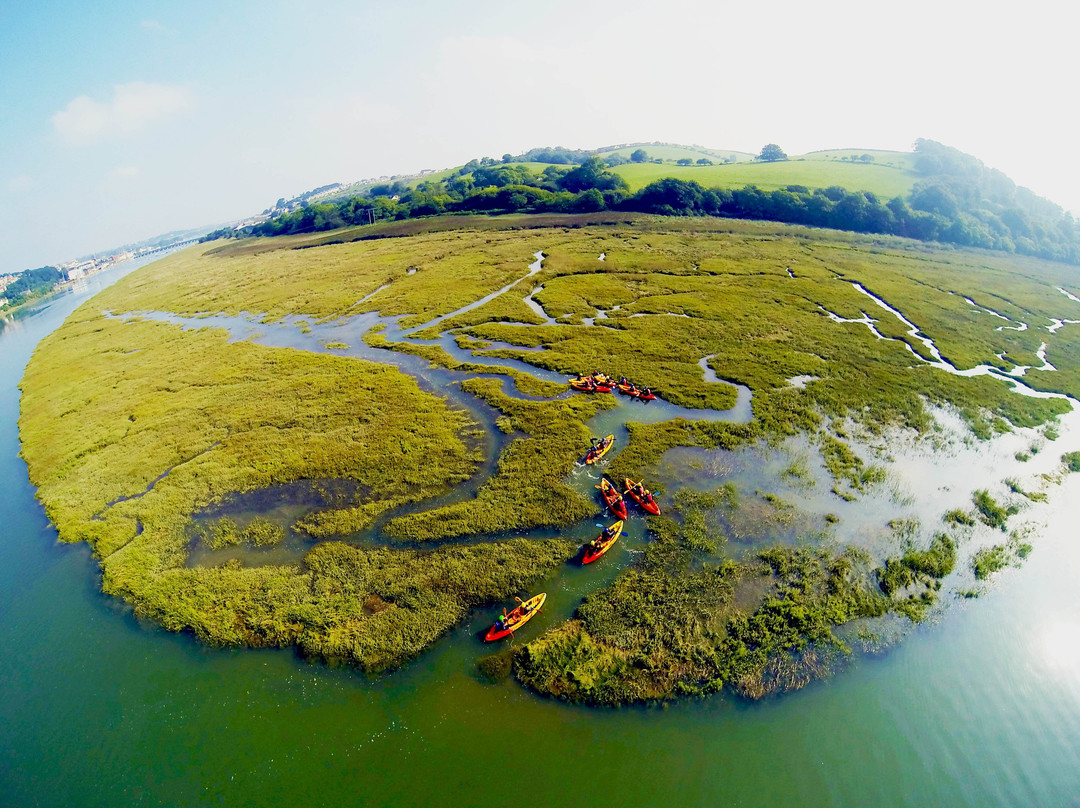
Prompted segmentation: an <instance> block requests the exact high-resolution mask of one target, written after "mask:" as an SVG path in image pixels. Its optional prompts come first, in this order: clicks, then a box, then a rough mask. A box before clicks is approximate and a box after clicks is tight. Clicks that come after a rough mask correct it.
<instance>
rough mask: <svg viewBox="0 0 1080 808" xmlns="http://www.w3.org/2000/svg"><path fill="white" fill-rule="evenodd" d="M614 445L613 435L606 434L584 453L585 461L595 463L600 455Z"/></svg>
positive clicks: (604, 453)
mask: <svg viewBox="0 0 1080 808" xmlns="http://www.w3.org/2000/svg"><path fill="white" fill-rule="evenodd" d="M614 445H615V436H614V435H608V436H607V437H606V438H604V439H603V440H602V441H600V442H599V443H598V444H596V445H595V446H593V447H592V448H591V449H589V452H588V454H586V455H585V462H586V463H588V464H592V463H595V462H596V461H597V460H599V459H600V458H601V457H603V456H604V455H606V454H607V453H608V451H609V450H610V449H611V447H612V446H614Z"/></svg>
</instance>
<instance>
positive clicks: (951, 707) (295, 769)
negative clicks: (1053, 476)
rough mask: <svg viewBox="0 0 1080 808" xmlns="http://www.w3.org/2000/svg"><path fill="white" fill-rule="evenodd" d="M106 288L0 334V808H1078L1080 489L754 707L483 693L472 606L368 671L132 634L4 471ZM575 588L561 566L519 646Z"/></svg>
mask: <svg viewBox="0 0 1080 808" xmlns="http://www.w3.org/2000/svg"><path fill="white" fill-rule="evenodd" d="M119 271H126V270H117V271H114V274H113V276H112V277H106V276H101V277H99V278H95V279H94V281H93V282H92V283H91V284H90V285H88V288H87V289H85V290H84V291H82V292H81V293H80V294H79V295H68V296H65V297H63V298H60V299H58V300H56V301H54V302H53V303H51V304H50V305H48V306H47V307H45V308H43V309H42V310H39V311H37V312H34V313H31V314H29V315H28V316H25V317H23V318H20V319H19V320H16V321H13V322H8V323H5V324H4V328H3V331H2V333H0V377H2V379H3V381H4V384H3V385H2V386H0V390H2V391H3V392H2V393H0V480H2V483H3V490H4V494H3V498H2V501H0V508H2V514H0V517H2V518H0V525H2V526H3V527H2V528H0V688H2V692H3V698H2V699H0V805H4V806H7V805H10V806H36V805H40V806H140V805H155V806H156V805H220V806H244V805H268V806H269V805H275V806H278V805H280V806H291V805H311V806H322V805H362V806H382V805H386V806H411V805H454V806H501V805H509V804H511V803H513V804H517V805H527V804H537V805H541V806H608V805H610V806H638V805H641V806H647V805H669V806H698V805H702V806H705V805H709V806H727V805H739V806H758V805H760V806H774V805H807V806H819V805H821V806H829V805H884V806H892V805H912V806H988V805H991V806H992V805H1000V806H1016V805H1032V806H1069V805H1077V804H1080V765H1078V763H1080V753H1078V750H1080V652H1078V650H1077V648H1078V646H1080V598H1078V597H1077V594H1076V582H1077V580H1080V541H1078V540H1077V534H1076V529H1075V517H1076V514H1077V507H1076V505H1075V504H1074V503H1077V502H1080V475H1073V478H1072V479H1070V480H1068V481H1067V482H1066V483H1065V484H1064V485H1063V486H1062V487H1061V488H1059V489H1056V490H1054V492H1053V494H1052V501H1051V503H1050V505H1049V506H1046V507H1044V508H1042V509H1040V510H1039V511H1038V515H1039V518H1040V520H1041V521H1043V522H1045V527H1044V528H1043V529H1042V530H1041V531H1040V532H1039V534H1038V536H1037V538H1035V539H1034V540H1033V544H1034V545H1035V549H1034V552H1033V553H1032V554H1031V556H1030V557H1029V558H1028V560H1027V562H1026V563H1025V564H1024V565H1023V566H1022V567H1020V568H1019V569H1010V570H1007V571H1005V572H1003V573H1001V574H1000V576H999V577H998V579H997V580H996V581H995V582H994V583H993V584H992V585H991V587H990V591H989V592H988V593H987V594H986V595H985V596H984V597H982V598H979V599H976V600H972V601H964V602H960V603H959V604H958V605H956V606H954V607H952V608H950V609H948V610H946V611H945V612H944V614H942V615H941V617H940V618H939V619H938V620H937V621H936V622H935V623H933V624H931V625H926V626H923V627H920V628H919V629H917V630H916V631H914V632H913V633H912V634H911V636H909V637H908V639H907V640H906V642H904V643H903V644H902V645H900V646H899V647H896V648H894V649H893V650H891V651H890V652H888V653H887V654H886V655H884V656H882V657H878V658H863V659H860V660H858V661H857V662H856V663H855V664H854V665H853V667H852V668H851V669H850V670H849V671H847V672H846V673H844V674H843V675H841V676H838V677H836V678H835V679H833V680H831V681H828V682H824V683H819V684H815V685H811V686H810V687H808V688H807V689H805V690H803V691H801V692H798V693H795V694H791V695H788V696H785V697H783V698H779V699H774V700H771V701H767V702H766V703H763V704H753V705H748V704H743V703H740V702H737V701H734V700H732V699H729V698H726V697H715V698H711V699H707V700H702V701H692V702H685V703H679V704H677V705H674V706H671V707H668V708H664V709H661V708H650V709H637V708H634V709H624V710H593V709H584V708H573V707H567V706H565V705H562V704H559V703H557V702H552V701H547V700H543V699H538V698H536V697H534V696H532V695H530V694H528V693H526V692H523V691H522V690H520V689H519V688H517V687H516V686H515V685H513V684H512V683H506V684H503V685H496V686H493V685H487V684H483V683H481V682H480V681H479V680H478V679H477V678H476V676H475V673H474V670H475V669H474V663H475V659H476V657H477V656H479V655H480V654H482V653H483V652H484V649H483V648H482V644H481V643H480V642H479V640H478V639H477V637H476V634H477V632H479V631H480V630H481V629H482V628H485V627H486V625H487V623H488V618H489V616H490V614H489V613H483V614H477V615H476V616H475V617H474V619H473V621H472V622H471V624H469V625H465V626H462V627H460V628H459V629H458V630H457V631H455V632H454V633H453V634H452V635H451V636H450V637H448V638H446V639H445V640H444V641H442V642H440V643H439V644H437V645H436V647H435V648H434V649H433V650H432V651H431V652H430V653H428V654H426V655H424V656H423V657H421V658H420V659H419V660H417V661H416V662H414V663H413V664H411V665H409V666H408V667H407V668H405V669H404V670H402V671H398V672H397V673H395V674H393V675H390V676H385V677H382V678H379V679H369V678H367V677H365V676H362V675H360V674H357V673H356V672H354V671H351V670H342V669H337V670H334V669H329V668H326V667H324V666H321V665H309V664H307V663H305V662H303V661H302V660H299V659H298V658H297V657H296V656H295V655H294V654H292V653H291V652H288V651H234V650H216V649H207V648H204V647H202V646H200V645H199V644H197V643H195V642H194V641H192V640H191V639H189V638H187V637H185V636H177V635H172V634H167V633H165V632H163V631H161V630H159V629H157V628H156V627H154V626H152V625H143V624H141V623H139V622H138V621H137V620H136V619H134V618H133V617H132V616H131V615H130V613H129V612H128V611H127V610H126V609H125V608H124V607H123V605H122V604H121V603H119V602H118V601H115V600H112V599H109V598H105V597H104V596H102V595H101V594H100V593H99V592H98V589H97V587H98V581H97V574H96V565H95V563H94V561H93V559H92V558H91V556H90V554H89V552H88V551H87V549H86V548H85V547H81V546H78V547H68V546H60V545H58V544H57V542H56V534H55V532H54V531H53V529H52V528H51V526H50V525H49V524H48V522H47V520H46V519H45V517H44V514H43V512H42V509H41V507H40V506H39V505H38V504H37V502H36V501H35V500H34V498H33V489H32V488H31V486H30V485H29V483H28V481H27V479H26V468H25V466H24V464H23V463H22V461H21V460H20V459H19V458H18V456H17V453H18V436H17V431H16V419H17V416H18V391H17V390H16V388H15V385H16V384H17V382H18V380H19V378H20V377H21V375H22V371H23V368H24V366H25V364H26V361H27V360H28V358H29V355H30V352H31V351H32V350H33V347H34V345H35V344H36V343H37V342H38V340H40V339H41V337H43V336H44V335H45V334H47V333H48V332H49V331H51V330H53V329H54V328H56V327H57V326H58V325H59V324H60V322H61V321H62V320H63V318H64V316H66V314H67V313H68V312H70V311H71V310H72V309H73V308H74V306H75V305H77V303H78V302H79V300H80V299H82V298H84V297H85V296H86V295H87V294H90V293H92V292H93V291H95V287H96V286H98V285H100V284H102V283H107V282H109V281H111V280H113V279H115V277H116V273H117V272H119ZM641 540H642V539H641V538H640V537H638V536H630V537H627V539H624V540H623V541H621V542H620V545H622V544H624V542H625V546H622V547H620V546H619V545H617V546H616V548H615V549H614V550H613V551H612V553H615V552H616V551H618V552H620V553H622V554H626V553H629V552H631V551H632V549H633V547H634V546H635V544H639V543H640V541H641ZM616 558H623V561H625V558H624V557H622V556H616ZM584 587H585V583H584V580H583V578H582V576H581V575H579V574H578V572H577V570H576V569H569V570H568V571H566V572H564V573H560V577H559V578H558V579H557V580H556V581H553V582H552V583H551V584H550V586H549V593H550V600H551V601H554V602H555V603H553V604H552V606H551V608H547V607H546V608H545V614H543V615H541V616H540V617H538V618H537V619H535V620H534V621H533V622H532V623H530V625H529V626H528V627H527V628H526V629H525V630H524V631H523V632H521V635H522V636H521V639H523V640H527V639H529V638H531V637H534V636H536V635H537V634H538V633H539V632H541V631H543V630H544V629H545V628H546V627H548V626H550V625H552V624H553V623H554V622H555V621H556V620H558V619H561V617H562V615H563V614H565V613H566V612H567V611H568V610H572V606H573V600H574V598H575V597H579V596H580V592H581V591H583V590H584Z"/></svg>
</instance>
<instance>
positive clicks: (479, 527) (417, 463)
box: [20, 158, 1080, 705]
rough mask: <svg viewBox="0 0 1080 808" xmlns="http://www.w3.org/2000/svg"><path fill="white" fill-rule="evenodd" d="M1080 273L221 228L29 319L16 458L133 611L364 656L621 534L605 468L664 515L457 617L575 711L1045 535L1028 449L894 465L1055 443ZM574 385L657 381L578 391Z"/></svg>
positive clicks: (687, 238) (726, 221)
mask: <svg viewBox="0 0 1080 808" xmlns="http://www.w3.org/2000/svg"><path fill="white" fill-rule="evenodd" d="M629 162H633V158H630V161H629ZM680 167H681V166H680ZM696 167H697V168H704V167H705V166H696ZM480 168H481V167H480V166H477V167H476V170H479V169H480ZM594 169H595V170H596V171H598V172H601V173H606V169H603V168H602V167H597V166H592V167H591V169H590V170H594ZM581 181H582V182H596V181H597V180H596V178H595V177H594V178H593V179H592V180H589V179H588V178H585V179H582V180H581ZM669 190H670V188H669ZM792 193H793V194H794V195H796V196H797V195H798V193H800V192H792ZM669 212H671V211H669ZM286 215H288V214H286ZM999 246H1002V247H1003V246H1004V245H999ZM1075 280H1076V269H1075V267H1071V266H1068V265H1066V264H1062V263H1056V262H1052V261H1048V260H1045V259H1043V258H1040V257H1036V256H1034V255H1029V256H1019V255H1016V254H1013V253H1011V252H1006V251H1003V250H1002V249H998V250H997V251H994V250H992V249H986V250H965V249H961V248H960V247H958V246H955V245H953V246H944V247H943V246H941V245H928V244H927V243H925V242H922V241H918V240H913V239H909V238H901V237H899V236H896V235H888V234H885V233H881V232H877V233H874V232H870V233H867V232H863V233H855V232H844V231H840V230H825V229H817V228H811V227H806V226H802V225H798V224H783V223H778V222H762V221H743V220H738V219H732V218H718V217H715V216H664V215H655V214H653V213H642V212H635V211H627V210H592V211H584V212H581V211H579V212H575V213H553V212H550V211H549V212H539V213H531V214H516V215H505V216H497V217H493V216H487V215H462V214H457V215H453V216H442V217H439V216H435V217H432V218H426V219H419V218H410V219H408V220H405V221H387V222H376V223H374V224H366V225H355V226H347V227H341V228H337V229H332V230H330V231H329V232H322V228H314V227H312V228H311V229H310V230H309V231H308V232H293V233H291V234H289V235H280V236H277V237H268V236H258V235H251V236H249V237H247V238H240V239H218V240H211V241H208V242H205V243H201V244H198V245H194V246H191V247H188V248H186V249H184V250H183V251H180V252H177V253H174V254H172V255H169V256H168V257H166V258H164V259H162V260H161V261H160V262H158V263H156V264H154V265H153V269H152V271H148V269H147V268H144V269H142V270H139V271H137V272H134V273H132V274H131V275H129V276H127V277H125V278H123V279H121V280H120V281H118V282H117V283H116V284H114V285H113V286H112V287H110V288H108V289H106V290H105V291H103V292H102V293H101V294H99V295H98V296H96V297H95V298H93V299H92V300H90V301H89V302H87V303H86V304H84V305H83V306H82V307H80V308H79V309H78V310H77V311H76V312H75V313H74V314H73V315H72V316H71V317H70V318H69V320H68V321H67V322H66V323H65V324H64V326H63V327H61V328H60V329H59V330H58V331H57V332H55V333H54V334H52V335H51V336H49V337H48V338H46V339H45V340H43V341H42V343H41V344H40V346H39V347H38V349H37V351H36V352H35V354H34V357H33V359H32V360H31V363H30V365H29V367H28V369H27V371H26V375H25V377H24V379H23V381H22V383H21V389H22V394H23V398H22V417H21V419H20V430H21V435H22V441H23V450H22V452H23V456H24V458H25V459H26V461H27V465H28V467H29V473H30V477H31V480H32V482H33V483H34V484H35V485H36V486H37V487H38V495H39V498H40V499H41V501H42V503H43V504H44V506H45V508H46V511H47V513H48V515H49V518H50V519H51V520H52V522H53V523H54V524H55V525H56V527H57V529H58V531H59V535H60V538H61V540H63V541H67V542H87V543H89V544H90V546H91V547H92V548H93V551H94V553H95V555H96V557H97V559H98V560H99V562H100V565H101V571H102V588H103V590H104V591H105V592H106V593H109V594H111V595H115V596H117V597H120V598H123V599H124V600H125V601H126V602H128V603H129V604H131V606H132V608H133V609H134V610H135V613H136V614H138V615H139V616H141V617H145V618H148V619H151V620H154V621H156V622H158V623H160V624H161V625H162V626H164V627H166V628H168V629H170V630H174V631H190V632H192V633H194V634H195V635H196V636H197V637H199V638H200V639H201V640H203V641H205V642H207V643H210V644H214V645H231V646H249V647H267V646H273V647H290V646H291V647H295V648H296V649H298V651H299V652H300V653H301V654H303V655H305V656H307V657H311V658H315V659H322V660H327V661H331V662H337V661H341V662H345V663H347V664H350V665H354V666H357V667H358V668H361V669H363V670H365V671H371V672H376V671H383V670H387V669H392V668H395V667H397V666H400V665H402V664H404V663H405V662H406V661H408V660H410V659H412V658H414V657H417V656H418V655H420V654H421V653H422V652H423V651H424V650H425V649H427V648H429V647H430V646H431V645H432V644H433V643H435V642H436V641H438V640H439V638H440V637H442V636H443V635H445V634H446V633H447V632H448V631H450V630H451V629H452V628H454V627H455V626H459V625H461V624H462V622H463V621H465V620H466V619H467V617H468V616H469V615H470V614H471V613H474V610H480V611H481V612H482V613H483V614H494V613H495V611H494V610H497V609H498V608H499V607H500V606H502V605H506V604H507V603H512V602H513V598H514V597H515V596H522V597H524V596H525V593H527V592H532V591H539V589H538V588H539V587H543V586H550V585H551V584H552V583H553V582H555V581H557V580H558V578H559V576H560V575H562V574H563V571H564V570H565V569H567V565H568V564H576V563H578V562H577V561H576V558H577V556H578V553H579V551H580V548H581V546H582V544H583V543H584V541H586V540H590V539H592V538H594V537H595V533H596V531H595V529H594V525H595V524H598V523H599V524H607V523H608V522H609V521H611V519H610V518H609V517H610V514H605V513H604V500H603V499H601V498H600V496H599V492H598V491H596V490H595V489H596V487H598V486H599V485H600V478H601V476H606V477H607V478H608V479H609V480H613V481H616V482H618V483H621V482H622V481H623V480H628V481H629V480H635V481H637V480H643V481H644V483H645V485H647V486H648V487H649V489H651V490H652V491H653V492H655V496H656V498H657V502H658V503H659V506H660V510H661V514H660V515H652V514H648V513H646V512H644V511H643V510H641V509H637V510H634V509H633V508H631V513H630V515H629V517H628V524H629V525H633V526H632V527H631V528H629V529H630V531H631V532H630V533H629V534H628V536H629V538H626V539H622V540H621V541H620V542H619V544H617V545H615V548H614V549H613V550H612V551H611V552H609V553H607V554H606V555H605V556H604V557H603V558H602V559H600V560H598V561H597V562H596V563H595V564H592V565H590V566H589V567H588V568H587V569H588V570H590V573H589V574H592V572H591V571H592V570H593V569H594V568H600V569H602V570H609V571H610V574H606V576H605V574H604V573H603V572H601V573H599V574H597V577H596V579H595V580H596V584H595V586H594V587H592V588H591V589H589V590H588V591H587V592H586V593H585V595H584V597H583V598H579V599H578V602H576V603H573V604H562V606H561V607H560V605H559V604H557V603H555V601H556V598H555V597H554V596H553V595H549V599H548V605H547V606H546V607H545V609H547V610H549V612H550V613H551V614H552V615H558V616H552V617H551V618H550V619H549V618H548V615H546V614H545V615H544V618H545V619H539V620H532V621H531V622H530V623H529V626H528V627H527V629H523V630H522V632H521V635H520V637H519V638H517V639H516V641H515V643H514V645H513V646H511V647H509V648H507V649H506V650H502V651H498V650H497V649H491V648H484V647H483V644H482V642H481V641H480V640H478V641H477V643H478V644H477V658H478V661H479V665H480V669H481V670H482V671H483V673H484V674H485V675H487V676H489V677H490V678H494V679H498V678H501V677H503V676H506V675H511V674H512V675H514V676H515V677H516V678H517V680H518V681H519V682H520V683H521V684H522V685H524V686H526V687H528V688H531V689H532V690H534V691H536V692H538V693H542V694H547V695H551V696H555V697H558V698H563V699H566V700H570V701H576V702H586V703H595V704H611V705H618V704H627V703H631V702H648V701H654V700H662V699H666V698H671V697H675V696H679V695H690V694H703V693H709V692H716V691H720V690H725V689H726V690H729V691H731V692H733V693H735V694H737V695H738V696H740V697H744V698H749V699H758V698H762V697H764V696H767V695H770V694H774V693H779V692H784V691H787V690H793V689H797V688H799V687H802V686H804V685H805V684H807V683H808V682H810V681H813V680H814V679H816V678H819V677H822V676H826V675H829V674H830V673H832V672H834V671H836V670H838V669H840V668H841V667H842V666H843V664H844V663H845V661H846V660H847V659H849V658H850V657H851V655H852V654H853V652H856V651H862V652H875V651H879V650H881V649H882V648H884V647H886V646H888V645H889V644H890V643H891V642H893V641H895V640H896V639H897V638H899V637H901V636H902V635H903V633H904V631H905V630H906V629H905V627H906V626H910V625H911V624H912V623H913V622H917V621H919V620H922V619H924V618H925V617H926V616H927V615H929V614H931V613H933V611H934V610H935V609H940V608H942V607H943V604H944V603H946V602H947V601H949V600H955V599H957V598H961V597H964V596H965V595H966V594H969V593H971V592H972V591H974V588H975V587H976V586H977V585H978V582H980V581H982V580H984V579H985V578H986V577H988V576H989V575H991V574H992V573H993V572H994V571H996V570H998V569H1000V568H1002V567H1003V566H1007V565H1008V564H1009V563H1019V561H1020V560H1022V558H1023V557H1024V556H1025V555H1026V554H1027V553H1028V552H1030V551H1031V548H1032V546H1033V545H1032V542H1034V544H1035V546H1037V541H1036V537H1035V536H1033V535H1032V533H1031V531H1032V528H1031V527H1029V526H1025V524H1024V523H1023V521H1022V520H1023V516H1022V511H1023V509H1024V508H1025V507H1026V506H1028V505H1029V504H1030V503H1032V502H1037V501H1038V498H1039V497H1042V498H1045V496H1046V493H1045V490H1044V489H1046V488H1047V487H1049V486H1051V485H1052V484H1053V480H1052V479H1050V478H1043V479H1042V480H1041V481H1037V482H1036V483H1032V482H1030V481H1028V480H1026V479H1020V478H1019V476H1018V475H1021V474H1022V471H1023V464H1024V460H1023V459H1022V458H1020V457H1019V456H1017V457H1016V458H1014V459H1013V466H1014V468H1008V469H1006V468H1002V469H1000V470H999V469H996V468H994V469H985V470H984V471H985V474H983V475H982V476H981V477H978V479H979V480H982V479H983V477H985V478H986V480H987V482H985V483H981V484H974V479H975V477H977V475H976V476H973V478H972V479H973V484H972V485H971V486H970V487H969V488H967V489H966V490H956V491H954V492H953V493H952V494H951V499H950V502H949V507H947V508H946V507H941V508H940V509H935V508H936V500H935V501H930V500H925V501H921V500H919V499H918V498H916V497H913V496H912V495H910V494H905V493H904V486H905V485H906V484H907V483H906V482H905V479H904V478H903V477H902V475H900V474H899V473H898V472H897V471H895V470H894V468H893V463H892V453H893V451H894V449H895V447H897V446H899V445H901V444H905V445H911V446H928V445H930V446H932V445H934V443H935V442H941V443H942V444H945V443H948V442H950V441H954V442H956V443H957V444H959V445H979V444H980V443H986V444H991V443H993V441H994V440H995V439H996V437H997V436H1000V435H1004V434H1008V433H1013V434H1016V433H1020V434H1023V435H1025V436H1030V442H1031V446H1032V448H1033V450H1034V451H1038V450H1040V449H1042V448H1044V447H1045V446H1046V445H1047V444H1048V443H1049V442H1051V441H1052V440H1053V439H1054V437H1055V429H1056V427H1055V424H1056V419H1057V418H1058V417H1059V416H1061V415H1062V414H1064V413H1066V412H1069V411H1071V409H1072V406H1073V403H1074V401H1075V398H1076V397H1077V396H1078V395H1080V364H1077V362H1076V361H1075V360H1074V359H1072V358H1071V357H1077V356H1080V352H1078V350H1077V348H1078V347H1080V346H1078V342H1080V330H1077V329H1076V328H1075V327H1074V326H1073V325H1070V324H1069V323H1071V322H1075V321H1076V320H1080V302H1078V301H1077V300H1076V298H1075V297H1074V296H1073V293H1074V292H1075V291H1077V290H1080V287H1078V286H1077V285H1076V283H1075ZM594 372H601V373H604V374H609V375H611V376H613V377H615V378H616V379H617V378H619V377H620V376H623V377H628V378H630V379H632V380H633V381H634V382H635V383H636V384H638V385H641V386H642V387H643V388H646V387H647V388H648V390H649V391H651V392H652V393H654V394H655V396H656V399H655V400H654V401H647V402H646V401H638V400H634V399H633V398H630V397H625V396H619V395H617V394H616V393H600V392H578V391H574V390H571V389H570V387H569V386H568V385H567V381H568V379H569V378H570V377H573V376H577V375H578V374H590V373H594ZM609 433H610V434H612V435H614V436H615V445H614V450H613V451H611V452H610V453H609V454H606V455H605V456H604V457H603V458H602V459H601V460H600V461H599V462H598V463H596V464H595V465H588V466H585V465H583V464H582V463H581V462H580V461H581V459H582V455H583V454H584V453H585V451H586V450H587V449H588V448H589V446H590V439H591V438H597V437H603V436H604V435H607V434H609ZM1025 439H1027V438H1025ZM1018 454H1019V453H1018ZM1067 468H1068V467H1067V466H1065V467H1063V468H1062V471H1061V473H1062V474H1064V473H1065V471H1066V469H1067ZM995 548H999V549H995ZM980 553H981V555H980ZM999 562H1000V563H999ZM560 608H562V611H561V612H560V611H559V609H560ZM485 628H486V627H485ZM492 650H496V653H494V654H492V653H491V651H492Z"/></svg>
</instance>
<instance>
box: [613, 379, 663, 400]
mask: <svg viewBox="0 0 1080 808" xmlns="http://www.w3.org/2000/svg"><path fill="white" fill-rule="evenodd" d="M619 392H620V393H622V394H623V395H627V396H630V397H631V398H637V399H640V400H641V401H652V400H654V399H655V398H656V396H654V395H653V394H652V391H651V390H650V391H649V392H645V391H644V390H642V389H641V388H640V387H638V386H637V385H636V384H634V383H633V382H619Z"/></svg>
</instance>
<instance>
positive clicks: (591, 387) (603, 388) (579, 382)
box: [570, 377, 611, 393]
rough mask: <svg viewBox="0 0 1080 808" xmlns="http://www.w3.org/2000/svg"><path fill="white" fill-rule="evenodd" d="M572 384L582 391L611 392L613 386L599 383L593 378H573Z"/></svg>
mask: <svg viewBox="0 0 1080 808" xmlns="http://www.w3.org/2000/svg"><path fill="white" fill-rule="evenodd" d="M570 386H571V387H573V388H574V389H575V390H580V391H581V392H582V393H610V392H611V388H610V387H608V386H607V385H603V384H597V383H596V382H594V381H593V380H592V379H591V378H588V377H587V378H584V379H571V380H570Z"/></svg>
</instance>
